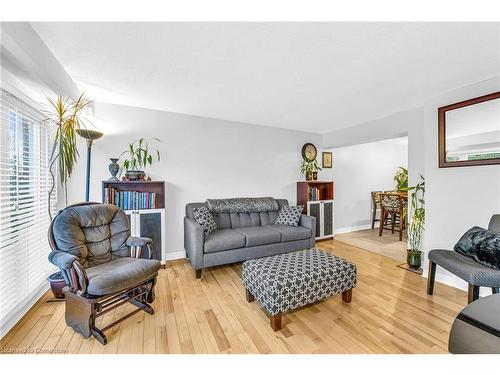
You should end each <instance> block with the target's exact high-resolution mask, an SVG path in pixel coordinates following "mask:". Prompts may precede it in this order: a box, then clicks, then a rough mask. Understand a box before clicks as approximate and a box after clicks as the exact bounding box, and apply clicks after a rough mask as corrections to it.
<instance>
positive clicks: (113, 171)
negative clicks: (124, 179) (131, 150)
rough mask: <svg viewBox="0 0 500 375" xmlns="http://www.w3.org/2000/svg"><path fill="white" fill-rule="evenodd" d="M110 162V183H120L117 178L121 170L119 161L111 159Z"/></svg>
mask: <svg viewBox="0 0 500 375" xmlns="http://www.w3.org/2000/svg"><path fill="white" fill-rule="evenodd" d="M109 160H111V164H109V166H108V169H109V173H111V177H110V178H109V180H108V181H118V178H117V177H116V175H117V174H118V171H119V170H120V166H119V165H118V163H117V161H118V159H116V158H111V159H109Z"/></svg>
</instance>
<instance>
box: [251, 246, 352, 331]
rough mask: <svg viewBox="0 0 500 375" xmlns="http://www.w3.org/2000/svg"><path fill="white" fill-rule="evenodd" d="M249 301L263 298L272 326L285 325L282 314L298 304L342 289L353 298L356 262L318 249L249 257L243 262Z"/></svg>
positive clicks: (309, 301) (348, 297)
mask: <svg viewBox="0 0 500 375" xmlns="http://www.w3.org/2000/svg"><path fill="white" fill-rule="evenodd" d="M242 279H243V285H244V286H245V288H246V292H247V301H248V302H253V301H254V299H257V301H259V302H260V304H261V305H262V306H263V307H264V308H265V310H266V311H267V312H268V314H269V316H270V321H271V327H272V328H273V330H275V331H278V330H280V329H281V316H282V314H283V313H284V312H287V311H290V310H293V309H296V308H297V307H301V306H305V305H307V304H310V303H313V302H317V301H320V300H322V299H325V298H327V297H330V296H333V295H335V294H339V293H342V300H343V301H344V302H346V303H349V302H351V298H352V288H354V287H355V286H356V265H354V264H352V263H350V262H348V261H347V260H345V259H342V258H339V257H336V256H335V255H332V254H329V253H326V252H324V251H322V250H318V249H309V250H301V251H297V252H293V253H288V254H281V255H275V256H270V257H266V258H260V259H253V260H247V261H246V262H244V263H243V272H242Z"/></svg>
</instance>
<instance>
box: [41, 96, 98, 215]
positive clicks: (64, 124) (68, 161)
mask: <svg viewBox="0 0 500 375" xmlns="http://www.w3.org/2000/svg"><path fill="white" fill-rule="evenodd" d="M48 102H49V108H48V109H47V110H45V111H44V112H45V114H46V115H47V120H48V121H49V122H50V123H52V124H54V125H55V127H56V132H55V137H54V143H53V145H52V151H51V153H50V159H49V172H50V175H51V177H52V185H51V187H50V190H49V195H48V208H49V217H50V220H52V214H51V208H50V207H51V204H50V203H51V196H52V194H53V192H54V189H55V185H56V180H55V176H54V166H55V165H56V162H58V164H57V167H58V168H57V170H58V174H59V180H60V182H61V185H62V186H63V188H64V196H65V199H66V204H67V196H68V195H67V182H68V180H69V179H70V177H71V174H72V173H73V167H74V165H75V163H76V160H77V158H78V149H77V144H76V136H77V130H78V129H82V128H85V123H86V122H87V120H86V119H85V117H84V113H85V110H86V108H87V107H88V106H89V104H90V103H91V101H90V100H88V99H87V98H85V96H84V94H81V95H80V96H79V97H78V98H77V99H76V100H71V99H69V98H68V99H63V97H62V96H61V95H59V96H58V97H57V99H56V100H52V99H50V98H48Z"/></svg>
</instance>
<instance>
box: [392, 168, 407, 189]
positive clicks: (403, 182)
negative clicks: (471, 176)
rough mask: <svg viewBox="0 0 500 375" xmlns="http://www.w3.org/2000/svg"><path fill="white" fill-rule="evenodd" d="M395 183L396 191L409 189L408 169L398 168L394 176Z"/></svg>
mask: <svg viewBox="0 0 500 375" xmlns="http://www.w3.org/2000/svg"><path fill="white" fill-rule="evenodd" d="M394 181H396V189H398V190H401V191H406V190H407V189H408V169H406V168H404V167H398V170H397V172H396V174H395V175H394Z"/></svg>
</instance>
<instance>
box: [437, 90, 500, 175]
mask: <svg viewBox="0 0 500 375" xmlns="http://www.w3.org/2000/svg"><path fill="white" fill-rule="evenodd" d="M499 98H500V91H497V92H494V93H492V94H488V95H483V96H479V97H477V98H473V99H468V100H464V101H462V102H458V103H454V104H450V105H447V106H444V107H440V108H438V154H439V168H450V167H470V166H473V165H494V164H500V158H497V159H485V160H461V161H446V112H448V111H451V110H453V109H458V108H462V107H467V106H470V105H474V104H479V103H483V102H487V101H488V100H494V99H499Z"/></svg>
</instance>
